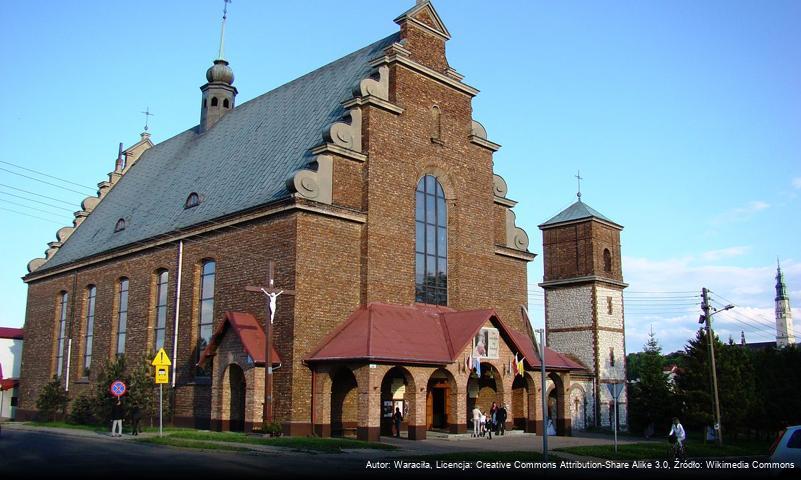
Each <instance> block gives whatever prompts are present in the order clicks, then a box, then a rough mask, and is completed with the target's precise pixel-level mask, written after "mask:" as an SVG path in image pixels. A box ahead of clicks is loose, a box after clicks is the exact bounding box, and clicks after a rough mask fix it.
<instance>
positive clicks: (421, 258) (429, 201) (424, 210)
mask: <svg viewBox="0 0 801 480" xmlns="http://www.w3.org/2000/svg"><path fill="white" fill-rule="evenodd" d="M415 196H416V210H415V225H416V232H415V233H416V239H415V240H416V241H415V244H416V246H415V287H416V288H415V301H416V302H421V303H430V304H435V305H447V304H448V212H447V208H446V205H445V192H443V190H442V185H440V183H439V181H437V179H436V178H435V177H433V176H431V175H426V176H424V177H423V178H421V179H420V181H419V182H418V183H417V192H416V193H415Z"/></svg>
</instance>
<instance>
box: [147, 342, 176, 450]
mask: <svg viewBox="0 0 801 480" xmlns="http://www.w3.org/2000/svg"><path fill="white" fill-rule="evenodd" d="M151 365H153V366H154V367H156V385H158V386H159V437H161V436H163V434H164V433H163V430H164V429H163V426H164V421H163V416H164V407H163V400H162V399H163V397H164V384H165V383H170V369H169V368H168V367H169V366H170V365H172V362H171V361H170V357H168V356H167V352H165V351H164V349H163V348H161V349H159V353H157V354H156V358H154V359H153V361H152V362H151Z"/></svg>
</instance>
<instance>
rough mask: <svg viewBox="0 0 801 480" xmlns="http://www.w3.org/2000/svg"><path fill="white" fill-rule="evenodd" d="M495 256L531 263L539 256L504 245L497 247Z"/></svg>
mask: <svg viewBox="0 0 801 480" xmlns="http://www.w3.org/2000/svg"><path fill="white" fill-rule="evenodd" d="M495 255H501V256H503V257H509V258H514V259H516V260H523V261H525V262H531V261H533V260H534V259H535V258H536V257H537V254H535V253H531V252H523V251H520V250H515V249H513V248H509V247H506V246H504V245H495Z"/></svg>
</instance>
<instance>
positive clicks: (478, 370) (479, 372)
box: [473, 358, 481, 377]
mask: <svg viewBox="0 0 801 480" xmlns="http://www.w3.org/2000/svg"><path fill="white" fill-rule="evenodd" d="M473 363H474V364H475V365H474V366H475V367H476V375H478V376H479V377H481V362H480V361H479V360H478V358H476V359H475V360H474V361H473Z"/></svg>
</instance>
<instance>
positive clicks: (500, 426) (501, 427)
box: [495, 405, 507, 435]
mask: <svg viewBox="0 0 801 480" xmlns="http://www.w3.org/2000/svg"><path fill="white" fill-rule="evenodd" d="M506 408H507V405H501V406H500V407H498V413H497V415H496V416H497V417H498V423H497V424H496V425H495V433H498V432H500V434H501V435H503V434H504V432H506V415H507V414H506Z"/></svg>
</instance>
